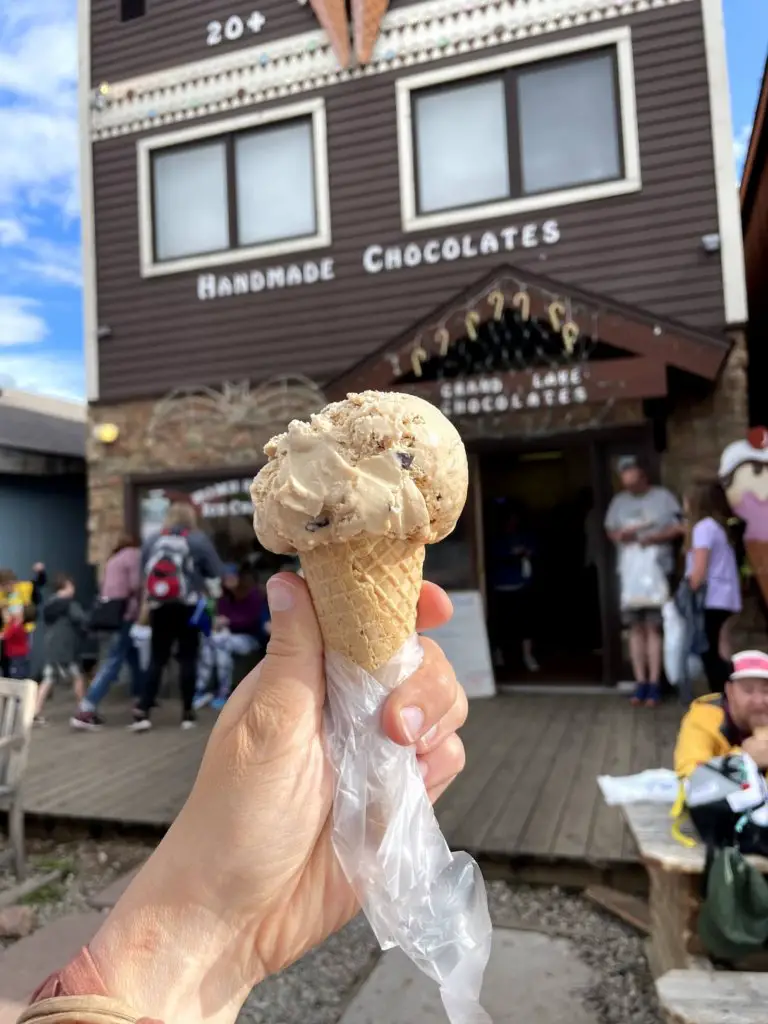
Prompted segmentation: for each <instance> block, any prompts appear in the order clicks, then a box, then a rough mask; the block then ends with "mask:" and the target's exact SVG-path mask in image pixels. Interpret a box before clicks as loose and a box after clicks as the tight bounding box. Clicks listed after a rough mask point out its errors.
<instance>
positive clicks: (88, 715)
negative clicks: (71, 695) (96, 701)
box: [69, 711, 104, 732]
mask: <svg viewBox="0 0 768 1024" xmlns="http://www.w3.org/2000/svg"><path fill="white" fill-rule="evenodd" d="M69 724H70V726H71V727H72V728H73V729H80V730H81V732H96V730H97V729H100V728H101V727H102V726H103V725H104V719H103V718H102V717H101V715H97V714H96V712H95V711H78V713H77V714H76V715H73V716H72V718H70V720H69Z"/></svg>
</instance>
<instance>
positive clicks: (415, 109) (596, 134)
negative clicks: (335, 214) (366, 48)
mask: <svg viewBox="0 0 768 1024" xmlns="http://www.w3.org/2000/svg"><path fill="white" fill-rule="evenodd" d="M397 93H398V96H397V99H398V135H399V143H400V177H401V188H402V192H401V204H402V215H403V227H404V228H405V229H406V230H420V229H424V228H429V227H437V226H442V225H447V224H453V223H461V222H463V221H470V220H478V219H481V218H484V217H491V216H498V215H504V214H514V213H518V212H524V211H526V210H533V209H537V208H541V207H545V206H549V207H551V206H554V205H560V204H565V203H573V202H584V201H586V200H589V199H597V198H604V197H607V196H611V195H618V194H621V193H625V192H630V191H636V190H637V189H639V188H640V168H639V153H638V140H637V123H636V112H635V97H634V81H633V71H632V51H631V37H630V32H629V29H626V28H621V29H615V30H611V31H608V32H602V33H596V34H595V35H592V36H582V37H577V38H574V39H570V40H564V41H562V42H557V43H550V44H544V45H542V46H536V47H530V48H528V49H524V50H515V51H512V52H511V53H508V54H503V55H501V56H498V57H491V58H487V59H484V60H479V61H472V62H470V63H468V64H463V65H454V66H453V67H450V68H444V69H441V70H439V71H432V72H426V73H423V74H420V75H416V76H413V77H412V78H407V79H401V80H400V81H399V82H398V84H397Z"/></svg>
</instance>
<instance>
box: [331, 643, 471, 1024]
mask: <svg viewBox="0 0 768 1024" xmlns="http://www.w3.org/2000/svg"><path fill="white" fill-rule="evenodd" d="M421 660H422V649H421V644H420V642H419V638H418V637H417V636H412V637H410V638H409V639H408V640H407V641H406V643H405V644H404V645H403V647H402V648H401V649H400V651H398V653H397V654H396V655H395V656H394V658H392V660H391V661H389V662H388V663H387V664H386V665H385V666H384V667H383V668H381V669H379V670H378V671H377V672H376V675H375V677H374V676H372V675H370V674H369V673H367V672H365V671H364V670H363V669H361V668H359V667H358V666H357V665H353V664H352V663H351V662H350V661H348V660H347V659H346V658H344V657H342V656H341V655H338V654H334V653H329V654H328V655H327V656H326V677H327V680H328V702H327V705H326V721H325V728H326V747H327V752H328V759H329V761H330V763H331V765H332V766H333V770H334V775H335V792H334V801H333V845H334V849H335V851H336V856H337V857H338V859H339V863H340V864H341V866H342V868H343V870H344V873H345V875H346V876H347V878H348V880H349V882H350V884H351V885H352V887H353V889H354V891H355V893H356V895H357V897H358V899H359V900H360V903H361V905H362V907H363V910H364V911H365V916H366V917H367V918H368V921H369V922H370V924H371V927H372V928H373V931H374V933H375V935H376V938H377V939H378V941H379V944H380V945H381V948H382V949H389V948H391V947H392V946H400V948H401V949H402V950H403V951H404V952H405V953H406V954H407V955H408V956H409V957H410V959H411V960H412V961H413V962H414V963H415V964H416V966H417V967H419V968H420V969H421V970H422V971H423V972H424V973H425V974H426V975H428V976H429V977H430V978H432V979H433V980H434V981H436V982H437V983H438V984H439V986H440V994H441V997H442V1000H443V1005H444V1007H445V1010H446V1013H447V1014H448V1019H449V1021H450V1022H451V1024H491V1019H490V1017H489V1016H488V1014H487V1013H486V1012H485V1011H484V1010H483V1009H482V1007H481V1006H480V1002H479V999H480V987H481V984H482V980H483V972H484V971H485V966H486V964H487V962H488V957H489V955H490V951H491V920H490V916H489V914H488V904H487V901H486V895H485V885H484V883H483V878H482V875H481V874H480V869H479V868H478V866H477V864H475V862H474V861H473V860H472V858H471V857H470V856H469V855H468V854H466V853H458V854H453V853H451V851H450V849H449V848H448V844H447V843H446V841H445V839H444V838H443V835H442V833H441V831H440V826H439V825H438V823H437V819H436V818H435V814H434V811H433V810H432V805H431V804H430V802H429V798H428V796H427V792H426V789H425V788H424V781H423V779H422V777H421V773H420V772H419V769H418V765H417V763H416V752H415V749H414V748H413V747H400V746H398V745H397V744H396V743H393V742H392V741H391V740H389V739H387V737H386V736H385V735H384V733H383V731H382V729H381V721H380V720H381V707H382V705H383V703H384V701H385V699H386V697H387V695H388V694H389V692H390V691H391V690H393V689H394V688H395V687H396V686H399V685H400V683H402V682H403V681H404V680H405V679H407V678H408V677H409V676H410V675H412V674H413V673H414V672H415V671H416V669H418V667H419V665H420V664H421Z"/></svg>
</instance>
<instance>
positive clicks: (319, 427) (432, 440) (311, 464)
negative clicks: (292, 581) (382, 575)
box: [251, 391, 467, 554]
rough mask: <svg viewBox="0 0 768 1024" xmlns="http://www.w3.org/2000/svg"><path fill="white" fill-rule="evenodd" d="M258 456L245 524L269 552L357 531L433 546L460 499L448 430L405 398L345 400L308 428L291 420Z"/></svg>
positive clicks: (429, 408) (461, 468)
mask: <svg viewBox="0 0 768 1024" xmlns="http://www.w3.org/2000/svg"><path fill="white" fill-rule="evenodd" d="M264 452H265V454H266V455H267V457H268V460H269V461H268V462H267V464H266V465H265V466H264V467H263V468H262V469H261V471H260V472H259V474H258V476H257V477H256V479H255V480H254V481H253V485H252V487H251V497H252V499H253V505H254V509H255V512H254V518H253V525H254V529H255V531H256V535H257V537H258V538H259V541H260V542H261V543H262V544H263V545H264V547H266V548H268V549H269V550H270V551H274V552H277V553H278V554H293V553H295V552H302V551H309V550H311V549H312V548H314V547H317V546H318V545H320V544H336V543H343V542H345V541H349V540H351V539H352V538H354V537H357V536H360V535H361V534H367V535H371V536H379V537H381V536H389V537H393V538H396V539H399V540H412V541H413V542H414V543H425V544H429V543H433V542H435V541H439V540H442V539H443V538H444V537H446V536H447V535H448V534H449V533H450V532H451V531H452V530H453V528H454V527H455V525H456V522H457V520H458V518H459V516H460V515H461V510H462V509H463V507H464V503H465V501H466V497H467V456H466V452H465V451H464V445H463V443H462V440H461V438H460V437H459V434H458V432H457V430H456V428H455V427H454V426H453V424H452V423H450V422H449V421H448V420H447V419H446V418H445V416H443V414H442V413H441V412H440V410H439V409H437V408H436V407H435V406H434V405H431V404H430V403H429V402H426V401H424V400H423V399H421V398H416V397H415V396H413V395H405V394H400V393H398V392H380V391H365V392H363V393H362V394H359V395H348V396H347V399H346V400H345V401H343V402H335V403H333V404H332V405H328V406H326V408H325V409H323V411H322V412H320V413H318V414H317V415H316V416H313V417H312V419H311V420H310V421H309V423H304V422H301V421H299V420H294V421H293V422H292V423H291V424H290V425H289V427H288V430H287V431H286V433H284V434H280V435H278V436H277V437H274V438H272V440H271V441H270V442H269V444H268V445H267V446H266V447H265V449H264Z"/></svg>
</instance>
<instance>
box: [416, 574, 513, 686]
mask: <svg viewBox="0 0 768 1024" xmlns="http://www.w3.org/2000/svg"><path fill="white" fill-rule="evenodd" d="M448 596H449V597H450V599H451V601H453V618H452V619H451V621H450V622H446V624H445V625H444V626H440V628H439V629H430V630H429V631H427V632H426V633H425V635H426V636H428V637H431V638H432V639H433V640H434V641H435V643H437V644H440V646H441V647H442V649H443V650H444V651H445V656H446V657H447V658H448V660H449V661H450V663H451V664H452V665H453V670H454V672H455V673H456V676H457V678H458V680H459V682H460V683H461V685H462V686H463V687H464V689H465V690H466V693H467V697H469V698H470V699H472V698H473V697H494V696H495V695H496V684H495V681H494V677H493V663H492V661H491V649H490V646H489V644H488V631H487V629H486V626H485V612H484V610H483V601H482V598H481V597H480V591H479V590H452V591H449V594H448Z"/></svg>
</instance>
